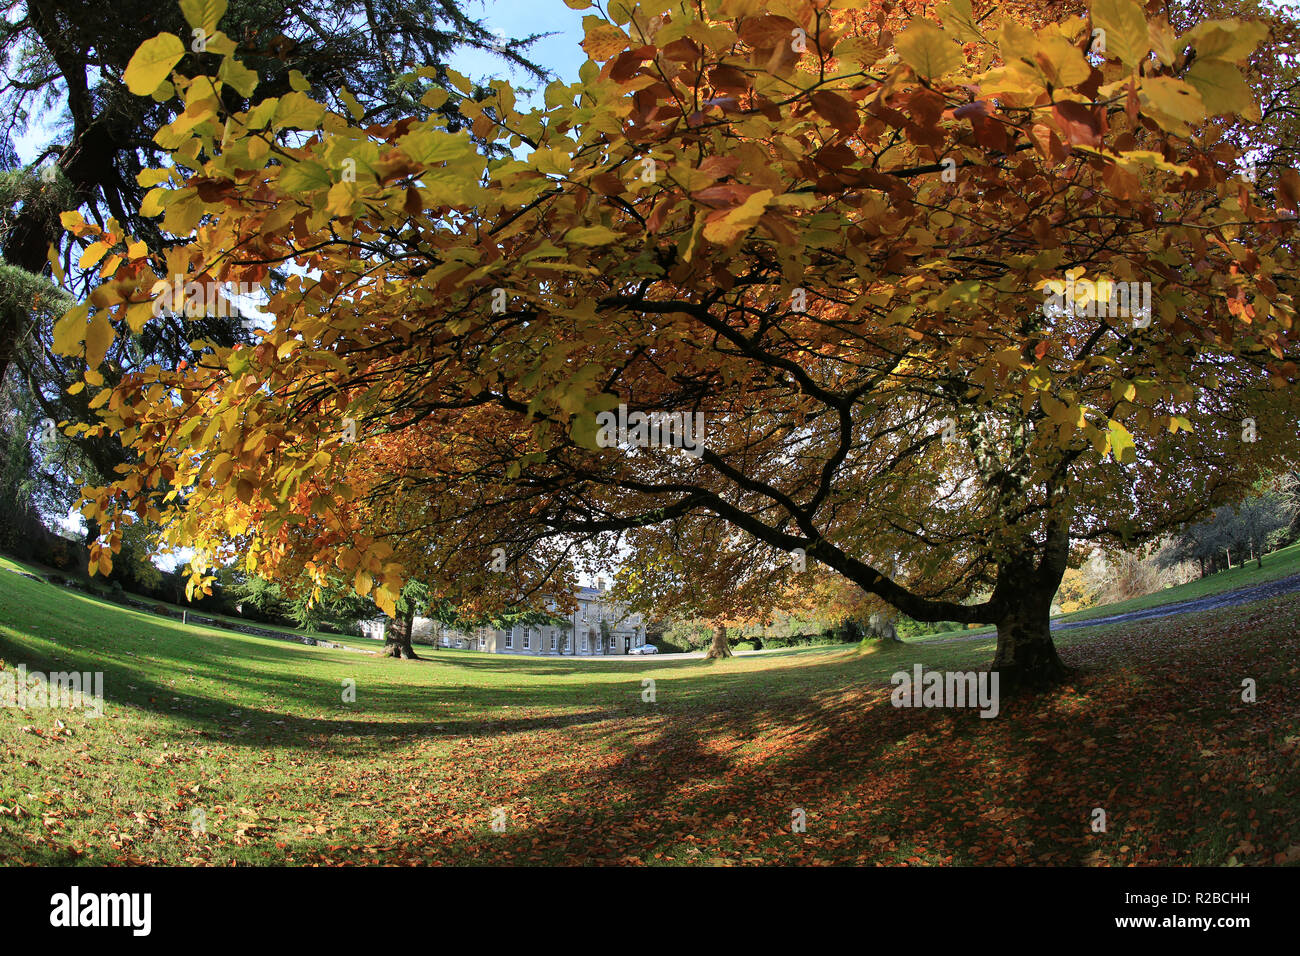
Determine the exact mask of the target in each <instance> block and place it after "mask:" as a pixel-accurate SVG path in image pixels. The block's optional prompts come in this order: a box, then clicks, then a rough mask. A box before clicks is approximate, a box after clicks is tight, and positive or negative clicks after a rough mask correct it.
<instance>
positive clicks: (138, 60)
mask: <svg viewBox="0 0 1300 956" xmlns="http://www.w3.org/2000/svg"><path fill="white" fill-rule="evenodd" d="M184 55H185V47H184V45H183V44H182V43H181V41H180V37H178V36H176V34H174V33H160V34H158V35H157V36H156V37H154V38H153V39H152V40H145V41H144V42H143V43H141V44H140V48H139V49H138V50H136V51H135V54H134V55H133V56H132V57H131V62H130V63H128V64H127V65H126V73H124V74H123V77H122V78H123V79H125V80H126V86H127V89H129V90H130V91H131V92H132V93H134V94H135V95H136V96H148V95H149V94H151V93H152V92H153V91H154V90H156V89H158V87H159V85H161V84H162V82H163V80H165V79H167V74H168V73H170V72H171V71H172V67H174V66H175V65H176V64H177V63H179V62H180V60H181V57H183V56H184Z"/></svg>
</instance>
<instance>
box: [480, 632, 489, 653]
mask: <svg viewBox="0 0 1300 956" xmlns="http://www.w3.org/2000/svg"><path fill="white" fill-rule="evenodd" d="M485 647H487V637H486V636H485V635H484V634H483V633H482V632H481V631H480V632H479V636H478V649H479V650H480V651H481V650H483V649H484V648H485Z"/></svg>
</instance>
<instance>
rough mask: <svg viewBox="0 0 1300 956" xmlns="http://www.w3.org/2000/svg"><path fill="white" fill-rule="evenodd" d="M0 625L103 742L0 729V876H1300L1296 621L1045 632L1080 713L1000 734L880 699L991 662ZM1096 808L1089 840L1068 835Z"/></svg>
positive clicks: (50, 615) (53, 603) (8, 603)
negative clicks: (510, 867) (1097, 826)
mask: <svg viewBox="0 0 1300 956" xmlns="http://www.w3.org/2000/svg"><path fill="white" fill-rule="evenodd" d="M0 622H2V623H0V659H3V660H4V661H6V662H7V663H6V665H5V666H6V667H9V668H11V669H12V668H13V667H14V666H16V665H17V664H18V663H20V662H21V663H25V664H26V665H27V666H28V668H29V669H40V670H47V671H48V670H72V669H76V670H103V671H104V672H105V685H106V698H107V701H106V704H105V716H104V717H103V718H102V719H99V720H93V719H88V718H86V717H85V716H84V715H82V714H80V713H77V712H71V713H69V712H60V713H55V712H49V711H36V710H28V711H26V712H24V711H17V710H9V709H3V708H0V762H2V763H3V767H4V772H3V774H0V860H3V861H6V862H27V863H47V864H50V863H68V862H78V861H80V862H87V863H115V862H127V863H130V862H145V861H163V862H169V863H181V864H184V863H195V864H200V863H203V864H206V863H215V864H226V863H232V862H241V863H290V862H292V863H317V862H321V863H335V862H358V863H366V862H392V863H406V862H487V863H492V862H506V861H514V862H528V861H538V862H568V861H584V862H588V861H600V862H618V861H625V862H634V861H635V862H646V863H692V862H709V861H718V860H725V861H741V862H744V861H751V862H758V861H764V862H787V863H789V862H864V863H865V862H881V863H900V862H902V863H907V862H911V863H918V862H924V863H958V864H963V863H965V864H969V863H986V862H1022V863H1023V862H1048V863H1080V862H1083V863H1094V864H1124V863H1131V862H1137V863H1202V864H1220V863H1223V862H1226V861H1228V860H1229V859H1230V858H1235V859H1237V860H1238V861H1240V862H1246V863H1256V862H1265V863H1266V862H1271V861H1274V860H1278V861H1280V860H1283V859H1287V858H1288V854H1289V855H1290V858H1300V820H1298V817H1300V814H1298V813H1297V811H1296V808H1295V805H1294V794H1295V793H1296V792H1300V770H1298V769H1297V759H1296V756H1297V752H1296V743H1297V741H1298V740H1300V718H1298V717H1297V714H1300V683H1298V682H1297V679H1296V678H1297V673H1298V671H1297V667H1296V663H1295V662H1296V659H1297V651H1300V601H1297V600H1296V599H1295V598H1290V599H1286V598H1283V599H1276V600H1273V601H1270V602H1266V603H1263V604H1259V605H1253V606H1249V607H1244V608H1239V609H1233V610H1231V611H1228V612H1220V613H1219V614H1218V616H1210V615H1196V616H1188V617H1182V618H1179V619H1178V620H1177V623H1172V622H1169V621H1165V622H1150V623H1144V624H1142V625H1138V626H1136V627H1133V626H1128V627H1126V626H1124V625H1113V626H1110V627H1100V628H1086V629H1079V630H1077V631H1071V632H1066V633H1065V634H1062V635H1061V640H1060V644H1061V646H1062V654H1063V656H1064V657H1065V658H1066V659H1067V661H1070V662H1072V663H1074V664H1076V665H1081V666H1083V667H1084V668H1085V672H1084V675H1083V676H1082V677H1081V678H1080V680H1079V681H1078V682H1077V684H1076V686H1074V687H1073V688H1071V689H1069V690H1067V691H1066V692H1065V693H1063V694H1061V695H1059V696H1057V697H1055V698H1052V699H1050V700H1034V701H1026V702H1022V703H1018V704H1016V705H1014V706H1012V705H1009V706H1008V707H1007V708H1006V710H1005V711H1004V713H1003V714H1002V715H1001V716H1000V717H999V718H998V719H995V720H980V719H979V718H978V717H976V716H975V715H974V714H971V713H964V712H963V713H953V712H947V711H934V710H903V709H897V708H894V707H892V706H890V704H889V700H888V691H889V686H888V680H889V675H890V674H891V673H892V672H894V671H895V670H898V669H907V668H910V667H911V665H912V664H913V663H916V662H920V663H923V664H925V665H926V666H927V667H938V668H945V669H959V668H967V667H971V668H973V667H979V666H983V665H985V664H987V662H988V660H989V658H990V656H991V653H992V639H991V638H990V639H989V640H987V641H981V640H974V641H970V642H966V643H964V644H960V645H949V646H941V647H916V646H908V647H903V648H898V649H895V650H890V651H882V652H877V653H874V654H861V653H859V652H857V651H856V650H846V649H842V648H816V649H807V650H801V651H796V652H788V653H778V654H767V655H756V656H746V657H743V658H736V659H733V660H729V661H723V662H717V663H713V664H706V663H704V662H699V661H690V660H687V661H655V660H654V659H653V658H649V659H643V660H639V661H636V662H628V661H616V662H602V661H584V662H581V663H580V664H577V665H575V664H574V662H571V661H566V662H548V661H546V660H544V659H528V658H511V657H502V656H496V655H490V654H478V653H472V652H463V651H462V652H438V653H436V654H434V655H433V659H432V660H427V661H392V660H385V659H380V658H375V657H369V656H366V655H360V654H356V653H353V652H349V651H343V650H333V649H327V648H319V647H306V646H302V645H297V644H292V643H288V642H284V641H278V640H273V639H268V638H258V637H251V636H247V635H238V634H232V633H230V632H227V631H220V630H213V629H208V628H202V627H193V626H191V627H184V626H182V625H180V623H179V622H175V621H170V620H167V619H162V618H159V617H157V616H154V615H150V614H145V613H138V612H135V611H130V610H125V609H123V608H121V607H118V606H115V605H112V604H108V603H106V602H102V601H99V600H96V599H94V598H91V597H89V596H87V595H83V594H78V593H75V592H69V591H64V590H62V589H58V588H54V587H52V586H50V585H47V584H44V583H40V582H36V581H30V580H27V579H24V578H21V577H19V576H18V575H14V574H10V573H8V572H2V571H0ZM1243 677H1252V678H1254V679H1255V680H1257V681H1258V683H1259V687H1260V701H1259V702H1258V703H1256V704H1253V705H1247V704H1243V703H1242V702H1241V701H1240V697H1239V691H1238V687H1239V685H1240V681H1241V679H1242V678H1243ZM643 678H653V679H654V680H655V681H656V687H655V691H656V698H657V699H656V702H654V703H646V702H643V701H642V699H641V696H642V690H643V687H642V679H643ZM349 679H350V680H355V681H356V687H357V699H356V703H354V704H348V703H344V702H343V701H342V699H341V688H342V684H343V682H344V681H345V680H349ZM59 721H61V722H62V723H63V724H64V725H65V727H64V728H63V729H60V727H59V726H58V723H57V722H59ZM1098 806H1100V807H1103V808H1105V809H1106V810H1107V813H1108V816H1109V821H1110V826H1109V830H1108V832H1107V833H1105V834H1093V833H1091V832H1090V830H1089V829H1088V821H1089V819H1090V814H1091V811H1092V809H1093V808H1094V807H1098ZM795 807H798V808H801V809H803V810H804V811H805V813H806V814H807V820H808V827H807V832H806V833H804V834H799V835H795V834H792V833H791V832H790V819H791V812H792V810H793V808H795ZM497 808H504V811H505V814H506V817H507V820H508V825H507V829H506V832H505V833H501V834H498V833H494V832H493V831H492V829H491V826H490V824H491V823H492V819H493V813H494V811H495V810H496V809H497ZM196 809H201V810H202V811H203V812H204V814H205V815H206V820H207V828H208V832H207V833H206V834H205V835H200V836H198V837H196V836H194V835H193V834H192V832H191V823H192V819H193V817H192V814H193V812H194V811H195V810H196Z"/></svg>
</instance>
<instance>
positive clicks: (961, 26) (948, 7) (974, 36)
mask: <svg viewBox="0 0 1300 956" xmlns="http://www.w3.org/2000/svg"><path fill="white" fill-rule="evenodd" d="M934 12H935V13H937V14H938V15H939V22H940V23H942V24H943V28H944V29H945V30H947V31H948V32H950V33H951V34H953V36H955V37H957V38H958V39H960V40H975V41H980V40H983V39H984V36H983V34H981V33H980V31H979V27H977V26H975V16H974V14H973V13H972V12H971V3H970V0H946V2H945V3H940V4H939V5H938V6H937V7H935V11H934ZM836 49H837V51H838V47H837V48H836Z"/></svg>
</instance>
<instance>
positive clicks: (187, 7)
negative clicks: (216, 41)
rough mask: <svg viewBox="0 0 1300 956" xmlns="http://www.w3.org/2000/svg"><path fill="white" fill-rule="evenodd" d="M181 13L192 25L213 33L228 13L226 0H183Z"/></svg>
mask: <svg viewBox="0 0 1300 956" xmlns="http://www.w3.org/2000/svg"><path fill="white" fill-rule="evenodd" d="M181 13H183V14H184V15H185V22H186V23H188V24H189V25H190V26H192V27H195V28H198V29H201V30H203V32H205V33H212V32H213V31H215V30H216V29H217V23H218V22H219V21H220V20H221V18H222V17H223V16H225V15H226V0H181Z"/></svg>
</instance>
